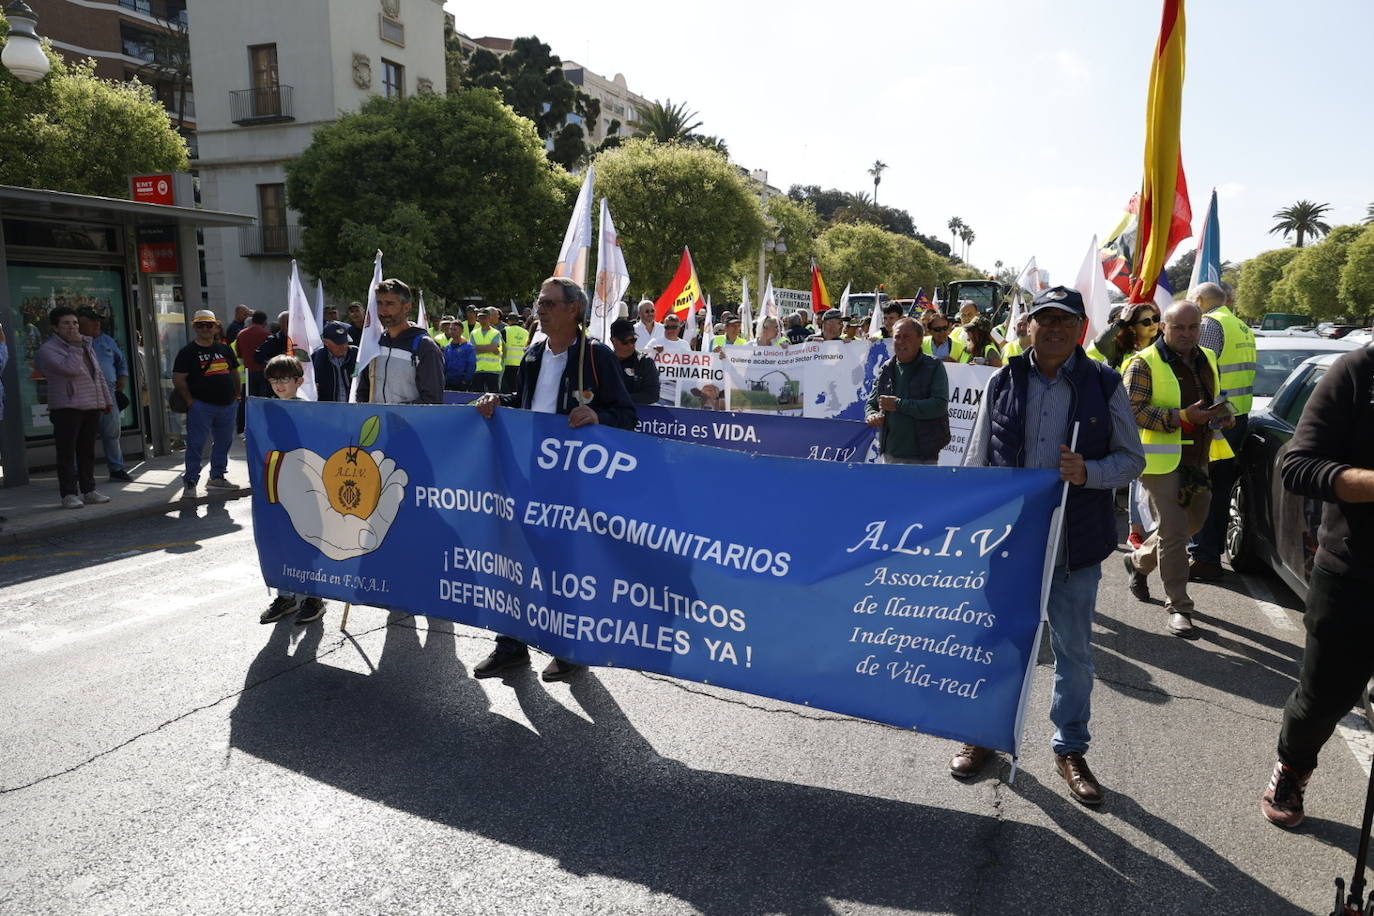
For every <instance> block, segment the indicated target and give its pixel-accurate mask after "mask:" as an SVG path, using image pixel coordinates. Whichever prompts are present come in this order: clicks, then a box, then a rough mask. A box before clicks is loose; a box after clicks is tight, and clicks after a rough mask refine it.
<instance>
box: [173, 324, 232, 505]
mask: <svg viewBox="0 0 1374 916" xmlns="http://www.w3.org/2000/svg"><path fill="white" fill-rule="evenodd" d="M218 329H219V319H218V318H217V317H215V313H214V312H212V311H210V310H209V309H201V310H200V311H198V312H196V313H195V315H194V317H192V319H191V330H193V331H194V332H195V337H194V338H193V339H192V340H191V342H190V343H188V344H187V345H186V346H184V347H182V348H181V351H180V352H179V353H177V355H176V359H175V361H173V363H172V387H173V389H175V391H176V393H177V394H179V395H180V396H181V399H182V402H183V403H185V404H188V405H190V406H189V407H188V408H187V410H186V470H185V472H184V473H183V474H182V478H181V481H182V489H181V496H182V498H183V499H192V498H194V497H195V495H196V487H197V486H198V485H199V483H200V468H201V457H202V455H203V453H204V451H205V442H206V440H207V439H209V440H212V443H213V444H212V447H211V451H210V479H209V480H208V481H206V483H205V485H206V487H208V488H210V489H216V490H232V489H235V486H234V484H232V483H230V482H229V481H228V479H227V478H226V477H225V474H227V473H228V472H229V445H230V444H231V443H232V442H233V441H234V416H235V414H236V413H237V409H236V406H235V404H234V402H235V401H237V400H238V397H239V387H240V383H239V361H238V358H237V357H235V356H234V351H233V350H231V349H229V345H228V344H227V343H224V342H223V341H219V340H216V339H215V332H216V331H217V330H218Z"/></svg>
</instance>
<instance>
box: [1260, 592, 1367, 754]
mask: <svg viewBox="0 0 1374 916" xmlns="http://www.w3.org/2000/svg"><path fill="white" fill-rule="evenodd" d="M1303 624H1304V626H1306V628H1307V647H1306V649H1305V650H1304V651H1303V656H1302V671H1301V673H1300V674H1299V675H1298V686H1297V688H1296V689H1294V691H1293V693H1292V695H1291V696H1289V697H1288V703H1287V704H1286V705H1285V706H1284V707H1283V727H1282V728H1281V729H1280V730H1279V759H1280V760H1282V761H1283V762H1284V763H1286V764H1288V765H1289V766H1290V767H1292V768H1293V769H1295V770H1298V771H1300V772H1304V773H1305V772H1307V771H1308V770H1312V769H1314V768H1316V766H1317V753H1318V752H1319V751H1321V749H1322V745H1323V744H1325V743H1326V741H1327V739H1328V738H1330V737H1331V733H1332V732H1334V731H1335V730H1336V723H1338V722H1340V720H1341V718H1342V717H1343V716H1344V715H1345V714H1346V713H1347V712H1349V711H1350V707H1352V706H1354V705H1355V703H1357V702H1358V701H1359V699H1360V692H1361V691H1362V690H1363V689H1364V685H1365V683H1366V682H1367V681H1368V680H1369V676H1370V674H1371V673H1374V614H1371V613H1370V608H1369V583H1368V582H1360V581H1358V580H1354V579H1350V578H1342V577H1340V576H1337V575H1335V574H1333V573H1329V572H1326V571H1325V570H1323V569H1322V568H1321V567H1319V566H1314V567H1313V568H1312V582H1311V584H1310V585H1309V586H1308V592H1307V613H1306V615H1304V617H1303Z"/></svg>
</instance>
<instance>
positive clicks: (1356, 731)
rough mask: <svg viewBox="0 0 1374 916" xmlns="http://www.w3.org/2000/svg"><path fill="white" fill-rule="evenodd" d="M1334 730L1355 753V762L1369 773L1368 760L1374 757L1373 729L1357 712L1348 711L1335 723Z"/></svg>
mask: <svg viewBox="0 0 1374 916" xmlns="http://www.w3.org/2000/svg"><path fill="white" fill-rule="evenodd" d="M1336 731H1337V732H1339V733H1340V736H1341V737H1342V738H1344V739H1345V744H1346V747H1348V748H1350V753H1352V754H1354V755H1355V762H1356V763H1358V764H1359V765H1360V769H1362V770H1364V775H1365V776H1368V775H1369V762H1370V759H1371V758H1374V729H1370V727H1369V723H1368V722H1366V721H1365V718H1364V716H1362V715H1361V714H1360V713H1358V712H1354V711H1352V712H1348V713H1346V714H1345V718H1344V719H1341V721H1339V722H1337V723H1336Z"/></svg>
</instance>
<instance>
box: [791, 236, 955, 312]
mask: <svg viewBox="0 0 1374 916" xmlns="http://www.w3.org/2000/svg"><path fill="white" fill-rule="evenodd" d="M816 249H817V254H818V257H817V260H819V262H820V265H821V272H822V273H823V274H825V276H826V277H828V278H829V282H830V283H831V284H832V285H838V286H839V287H840V288H841V289H842V288H843V287H844V284H845V283H852V284H853V288H854V289H855V290H856V291H869V290H874V289H877V288H878V287H879V285H882V286H884V287H885V288H886V290H887V293H888V295H889V296H893V297H894V298H897V297H908V296H914V295H915V294H916V291H917V290H918V289H920V288H922V287H924V288H925V290H926V292H927V293H929V292H930V291H931V290H933V289H934V288H935V287H936V286H937V285H942V284H944V283H947V282H949V280H950V279H951V278H952V276H953V271H952V270H951V268H950V265H949V264H948V262H946V261H944V260H943V259H942V258H939V257H937V256H936V255H935V254H934V253H933V252H931V251H930V250H929V249H927V248H926V247H925V246H924V245H922V244H921V243H919V242H917V241H916V240H915V239H912V238H908V237H906V236H902V235H897V234H895V233H892V232H887V231H886V230H884V229H880V228H879V227H877V226H873V225H870V224H868V223H851V224H843V223H837V224H836V225H833V226H831V227H830V228H829V229H827V230H825V232H823V233H822V234H821V237H820V238H819V239H817V240H816Z"/></svg>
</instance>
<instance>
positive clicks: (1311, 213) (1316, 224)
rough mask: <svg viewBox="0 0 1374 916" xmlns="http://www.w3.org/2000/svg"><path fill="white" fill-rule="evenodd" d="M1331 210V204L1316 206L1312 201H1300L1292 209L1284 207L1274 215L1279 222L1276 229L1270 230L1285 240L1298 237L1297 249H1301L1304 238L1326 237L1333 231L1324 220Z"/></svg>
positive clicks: (1275, 225) (1275, 226)
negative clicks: (1291, 236)
mask: <svg viewBox="0 0 1374 916" xmlns="http://www.w3.org/2000/svg"><path fill="white" fill-rule="evenodd" d="M1330 209H1331V205H1330V204H1316V203H1313V202H1312V201H1310V200H1300V201H1298V202H1297V203H1295V204H1293V205H1292V206H1291V207H1284V208H1283V209H1282V210H1280V211H1279V212H1277V213H1275V214H1274V219H1276V220H1278V222H1277V223H1276V224H1274V228H1273V229H1270V230H1269V234H1270V235H1274V234H1275V233H1281V234H1282V235H1283V237H1284V238H1288V236H1290V235H1296V236H1297V244H1296V245H1294V247H1295V248H1301V247H1302V242H1303V237H1304V236H1308V235H1310V236H1312V237H1313V238H1316V237H1317V236H1319V235H1325V234H1326V233H1328V232H1330V231H1331V227H1330V226H1329V225H1327V223H1326V221H1325V220H1323V219H1322V217H1323V216H1325V215H1326V212H1327V211H1328V210H1330Z"/></svg>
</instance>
